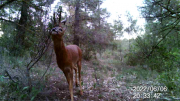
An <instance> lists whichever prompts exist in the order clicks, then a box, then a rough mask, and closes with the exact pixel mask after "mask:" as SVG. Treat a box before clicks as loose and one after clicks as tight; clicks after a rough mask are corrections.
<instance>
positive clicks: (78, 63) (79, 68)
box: [77, 61, 83, 95]
mask: <svg viewBox="0 0 180 101" xmlns="http://www.w3.org/2000/svg"><path fill="white" fill-rule="evenodd" d="M77 66H78V73H79V85H80V94H81V95H83V91H82V86H81V61H78V62H77Z"/></svg>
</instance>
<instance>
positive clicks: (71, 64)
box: [50, 19, 83, 101]
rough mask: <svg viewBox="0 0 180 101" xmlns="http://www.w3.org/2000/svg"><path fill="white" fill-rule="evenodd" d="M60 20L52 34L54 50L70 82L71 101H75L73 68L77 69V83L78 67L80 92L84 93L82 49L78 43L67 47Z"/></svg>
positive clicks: (58, 62) (60, 66)
mask: <svg viewBox="0 0 180 101" xmlns="http://www.w3.org/2000/svg"><path fill="white" fill-rule="evenodd" d="M54 20H55V19H54ZM61 23H63V22H59V25H58V26H55V27H54V28H53V29H52V30H51V32H50V34H51V36H52V40H53V43H54V50H55V53H56V60H57V64H58V67H59V68H60V69H61V70H62V71H63V73H64V75H65V77H66V80H67V82H68V84H69V91H70V96H71V101H73V69H74V70H75V83H76V86H78V83H77V68H76V66H75V65H76V64H77V67H78V73H79V85H80V94H81V95H82V94H83V91H82V86H81V60H82V51H81V49H80V48H79V47H78V46H77V45H68V46H66V47H65V45H64V43H63V35H64V33H65V30H66V29H65V28H64V27H62V26H61Z"/></svg>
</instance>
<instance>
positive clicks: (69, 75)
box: [64, 68, 73, 101]
mask: <svg viewBox="0 0 180 101" xmlns="http://www.w3.org/2000/svg"><path fill="white" fill-rule="evenodd" d="M64 74H65V76H66V79H67V82H68V84H69V92H70V96H71V101H73V68H67V69H65V71H64Z"/></svg>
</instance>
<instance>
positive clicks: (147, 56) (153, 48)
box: [145, 19, 180, 58]
mask: <svg viewBox="0 0 180 101" xmlns="http://www.w3.org/2000/svg"><path fill="white" fill-rule="evenodd" d="M176 21H178V22H177V23H176V22H175V23H176V24H175V25H174V26H173V27H172V29H171V30H169V31H168V32H167V33H166V34H165V35H164V36H163V37H162V39H161V40H160V41H159V42H158V43H157V44H156V45H155V46H153V47H152V50H151V52H150V53H149V54H148V55H146V57H145V58H149V56H151V54H152V53H153V52H154V50H155V49H156V47H157V46H158V45H159V44H160V43H161V42H162V41H163V40H164V39H165V38H166V36H168V35H169V34H170V32H171V31H172V30H173V29H175V28H176V26H177V25H178V24H179V22H180V21H179V19H177V20H176Z"/></svg>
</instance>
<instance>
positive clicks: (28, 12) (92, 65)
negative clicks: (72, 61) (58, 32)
mask: <svg viewBox="0 0 180 101" xmlns="http://www.w3.org/2000/svg"><path fill="white" fill-rule="evenodd" d="M53 2H54V0H1V1H0V31H1V32H3V34H2V35H1V37H0V81H1V82H0V100H3V101H7V100H8V101H11V100H38V101H39V100H47V101H48V100H65V101H67V99H68V100H70V97H69V93H68V89H66V88H68V86H67V83H66V81H65V77H64V76H63V73H62V72H61V71H60V70H59V69H58V68H57V65H56V60H55V54H54V51H53V44H52V41H51V37H50V35H49V31H50V30H51V28H52V27H53V23H52V22H53V21H52V15H50V14H51V13H50V12H51V11H55V12H56V13H59V12H60V11H62V14H63V18H62V19H65V18H66V19H67V24H66V26H67V30H66V33H65V35H64V43H65V44H66V45H68V44H76V45H78V46H80V47H81V49H82V50H83V63H82V68H83V70H82V75H83V82H82V84H83V90H84V95H83V96H80V95H78V93H76V92H77V91H78V89H75V88H74V92H75V95H74V97H75V100H78V101H79V100H107V99H108V100H123V99H124V100H131V99H133V97H134V95H135V94H136V92H134V91H133V90H132V87H133V86H139V85H141V86H163V87H167V91H164V92H163V91H157V92H151V93H153V94H155V93H161V96H160V98H158V99H157V98H155V97H153V96H152V97H151V99H154V100H177V99H180V85H179V84H180V71H179V67H180V50H179V48H180V40H179V35H180V1H179V0H144V5H143V6H142V7H139V11H140V12H141V15H142V17H143V18H145V20H146V23H145V25H144V29H143V28H141V27H140V26H138V25H137V24H136V23H137V20H136V19H133V15H131V14H130V13H127V18H128V22H129V26H128V27H125V26H123V23H122V21H121V19H118V20H114V24H110V23H108V22H107V21H106V18H108V17H109V14H110V13H109V12H107V10H106V9H104V8H101V7H100V5H101V4H102V3H103V0H60V4H57V5H56V9H52V8H51V4H53ZM59 5H62V6H59ZM64 8H66V9H67V11H63V9H64ZM57 18H58V17H57ZM124 32H127V33H128V34H129V35H131V34H139V33H143V34H142V35H141V36H138V37H137V38H135V39H129V40H127V39H123V40H120V39H118V38H119V37H121V36H122V34H123V33H124ZM137 99H138V98H137ZM151 99H146V98H143V99H142V100H151Z"/></svg>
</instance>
